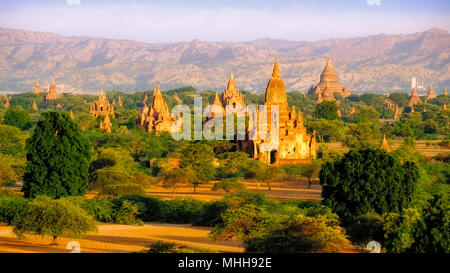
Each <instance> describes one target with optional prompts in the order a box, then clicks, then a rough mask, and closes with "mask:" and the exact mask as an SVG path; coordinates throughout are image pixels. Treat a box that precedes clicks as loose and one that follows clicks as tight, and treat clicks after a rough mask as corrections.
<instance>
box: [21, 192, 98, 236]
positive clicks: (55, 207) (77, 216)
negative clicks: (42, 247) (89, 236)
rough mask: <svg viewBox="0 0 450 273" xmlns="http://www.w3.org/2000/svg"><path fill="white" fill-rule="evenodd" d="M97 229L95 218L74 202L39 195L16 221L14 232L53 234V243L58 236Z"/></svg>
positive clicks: (84, 232) (78, 234)
mask: <svg viewBox="0 0 450 273" xmlns="http://www.w3.org/2000/svg"><path fill="white" fill-rule="evenodd" d="M96 230H97V227H96V224H95V221H94V219H93V218H92V217H91V216H88V214H87V213H86V212H85V211H84V210H83V209H82V208H80V207H78V206H77V205H75V204H74V203H71V202H69V201H67V200H64V199H59V200H53V199H51V198H50V197H48V196H39V197H36V198H35V199H34V200H33V201H32V202H30V203H29V204H28V206H27V208H26V211H25V212H24V214H23V215H22V216H21V217H20V219H19V220H18V221H17V223H16V226H15V228H14V233H15V234H16V235H17V236H18V237H19V238H22V237H24V236H25V235H41V236H43V237H44V236H52V237H53V242H52V244H57V240H58V237H61V236H67V237H72V236H74V237H80V236H83V235H84V234H86V233H87V232H89V231H96Z"/></svg>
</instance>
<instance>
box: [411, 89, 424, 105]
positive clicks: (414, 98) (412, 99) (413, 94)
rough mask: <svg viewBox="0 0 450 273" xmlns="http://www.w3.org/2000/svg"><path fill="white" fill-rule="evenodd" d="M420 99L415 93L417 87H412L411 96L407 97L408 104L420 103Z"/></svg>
mask: <svg viewBox="0 0 450 273" xmlns="http://www.w3.org/2000/svg"><path fill="white" fill-rule="evenodd" d="M421 103H422V100H421V99H420V98H419V95H418V94H417V89H416V88H415V87H414V88H413V90H412V93H411V97H409V106H413V105H414V104H421Z"/></svg>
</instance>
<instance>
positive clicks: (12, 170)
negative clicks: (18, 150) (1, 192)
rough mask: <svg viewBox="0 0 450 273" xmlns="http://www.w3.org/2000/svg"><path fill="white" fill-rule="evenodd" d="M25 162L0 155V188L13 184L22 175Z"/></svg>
mask: <svg viewBox="0 0 450 273" xmlns="http://www.w3.org/2000/svg"><path fill="white" fill-rule="evenodd" d="M24 167H25V161H24V160H23V159H18V158H15V157H13V156H11V155H5V154H1V153H0V187H2V186H4V185H10V184H14V183H15V182H16V181H17V180H19V179H20V178H21V177H22V175H23V173H24Z"/></svg>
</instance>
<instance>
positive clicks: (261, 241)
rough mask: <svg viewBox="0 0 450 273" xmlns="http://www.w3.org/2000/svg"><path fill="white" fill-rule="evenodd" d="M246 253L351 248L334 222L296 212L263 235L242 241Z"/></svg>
mask: <svg viewBox="0 0 450 273" xmlns="http://www.w3.org/2000/svg"><path fill="white" fill-rule="evenodd" d="M245 245H246V249H245V251H246V252H269V253H305V252H312V253H317V252H340V251H342V250H344V249H346V248H349V247H351V244H350V242H349V241H348V240H347V238H346V236H345V234H344V233H343V231H342V229H341V228H340V227H339V226H338V225H329V224H328V219H327V217H325V216H318V217H307V216H304V215H301V214H299V215H297V216H295V217H292V218H290V219H289V220H287V221H285V222H283V223H281V224H280V225H277V226H274V227H272V228H271V229H270V231H269V232H268V233H267V234H263V235H262V236H257V237H254V238H250V239H248V240H246V241H245Z"/></svg>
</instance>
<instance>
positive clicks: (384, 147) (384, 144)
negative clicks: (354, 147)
mask: <svg viewBox="0 0 450 273" xmlns="http://www.w3.org/2000/svg"><path fill="white" fill-rule="evenodd" d="M380 149H382V150H385V151H386V152H390V151H392V149H391V146H389V143H388V142H387V139H386V135H384V136H383V141H382V142H381V145H380Z"/></svg>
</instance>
